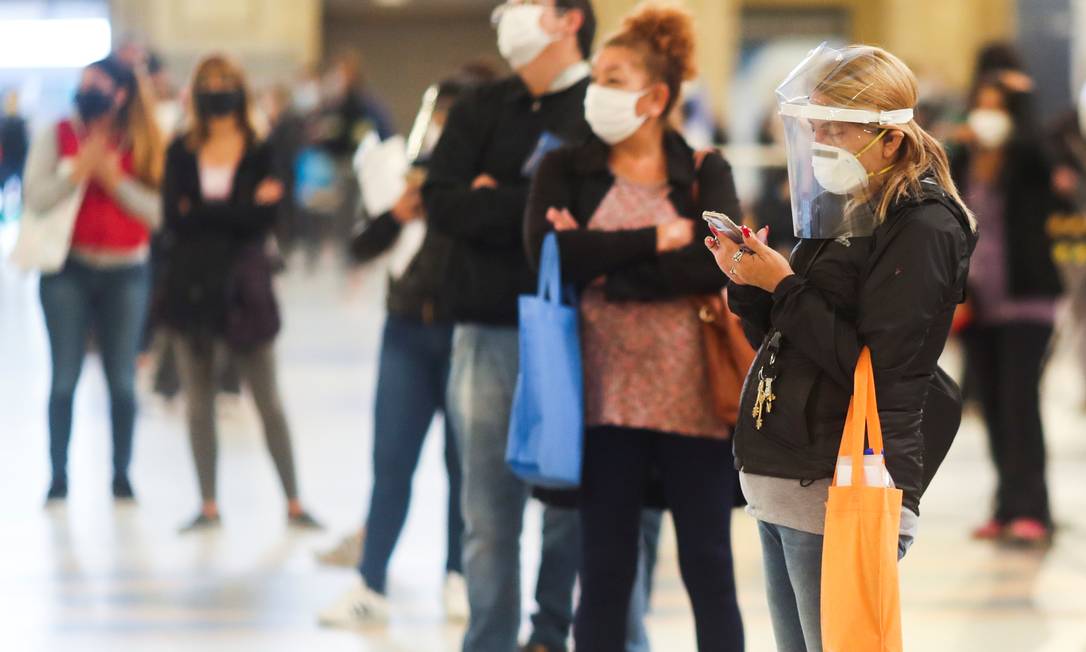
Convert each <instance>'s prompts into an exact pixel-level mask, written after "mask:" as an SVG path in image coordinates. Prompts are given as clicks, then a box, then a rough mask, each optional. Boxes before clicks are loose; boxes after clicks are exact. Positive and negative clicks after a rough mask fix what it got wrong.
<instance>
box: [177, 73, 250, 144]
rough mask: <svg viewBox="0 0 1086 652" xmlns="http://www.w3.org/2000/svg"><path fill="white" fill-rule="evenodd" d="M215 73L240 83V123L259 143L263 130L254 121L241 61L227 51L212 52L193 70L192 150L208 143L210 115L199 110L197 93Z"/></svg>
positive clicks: (191, 102)
mask: <svg viewBox="0 0 1086 652" xmlns="http://www.w3.org/2000/svg"><path fill="white" fill-rule="evenodd" d="M212 76H218V77H222V78H224V79H228V80H230V81H232V82H234V83H235V84H237V86H238V88H239V89H240V90H241V106H239V107H238V110H237V113H236V114H235V116H236V117H237V120H238V126H239V127H240V128H241V130H242V132H243V133H244V134H245V138H246V139H247V140H248V141H249V142H250V143H253V142H256V140H257V138H258V135H259V132H258V131H257V128H256V123H255V122H254V121H253V116H252V112H251V110H250V108H251V107H250V106H249V104H250V102H251V101H252V95H251V94H250V93H249V85H248V83H247V82H246V81H245V71H244V70H242V68H241V66H240V65H239V64H238V63H236V62H235V61H234V60H233V59H231V58H230V57H228V56H226V55H224V54H212V55H209V56H207V57H204V58H203V59H202V60H201V61H200V63H198V64H196V69H195V70H194V71H193V73H192V83H191V85H190V87H189V91H190V92H189V115H190V116H191V121H192V127H191V129H189V133H188V135H187V136H186V138H185V142H186V143H187V144H188V146H189V148H190V149H196V148H198V147H200V146H201V145H203V144H204V143H206V142H207V139H208V133H209V132H208V126H207V117H206V116H204V115H201V114H200V111H199V110H198V109H197V107H196V95H197V93H199V91H200V87H201V86H202V85H203V82H204V80H206V79H207V78H208V77H212Z"/></svg>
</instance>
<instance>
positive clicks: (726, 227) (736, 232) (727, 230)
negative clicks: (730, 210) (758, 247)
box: [701, 211, 743, 244]
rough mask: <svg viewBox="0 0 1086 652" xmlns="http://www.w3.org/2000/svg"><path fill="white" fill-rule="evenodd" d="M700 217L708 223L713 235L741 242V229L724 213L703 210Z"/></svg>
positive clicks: (737, 242) (736, 242)
mask: <svg viewBox="0 0 1086 652" xmlns="http://www.w3.org/2000/svg"><path fill="white" fill-rule="evenodd" d="M701 219H703V220H705V221H706V222H708V223H709V226H710V227H711V228H712V229H713V232H714V235H722V236H724V237H725V238H727V239H729V240H731V241H732V242H734V243H735V244H743V229H741V228H739V225H738V224H736V223H735V222H733V221H732V220H731V218H730V217H728V216H727V215H725V214H724V213H716V212H714V211H705V212H704V213H702V214H701Z"/></svg>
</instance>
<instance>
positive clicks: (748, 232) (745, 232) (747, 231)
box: [743, 226, 750, 238]
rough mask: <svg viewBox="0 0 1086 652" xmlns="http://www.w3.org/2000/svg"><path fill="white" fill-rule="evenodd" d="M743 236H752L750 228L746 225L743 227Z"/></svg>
mask: <svg viewBox="0 0 1086 652" xmlns="http://www.w3.org/2000/svg"><path fill="white" fill-rule="evenodd" d="M743 237H744V238H749V237H750V229H749V228H747V227H745V226H744V227H743Z"/></svg>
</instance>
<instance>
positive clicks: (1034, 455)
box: [965, 322, 1052, 524]
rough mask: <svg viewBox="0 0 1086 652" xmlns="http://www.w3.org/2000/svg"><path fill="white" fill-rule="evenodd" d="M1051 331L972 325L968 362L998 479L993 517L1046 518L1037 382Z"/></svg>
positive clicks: (1018, 324)
mask: <svg viewBox="0 0 1086 652" xmlns="http://www.w3.org/2000/svg"><path fill="white" fill-rule="evenodd" d="M1051 336H1052V327H1051V326H1050V325H1047V324H1037V323H1029V322H1016V323H1010V324H1005V325H999V326H978V327H974V328H971V329H970V330H969V332H968V333H967V334H966V337H965V345H966V353H967V360H968V364H969V365H970V366H971V368H972V378H973V381H974V382H975V383H976V394H977V398H978V399H979V400H980V403H981V407H982V409H983V412H984V421H985V423H986V425H987V427H988V439H989V442H990V443H991V450H992V459H993V460H994V461H995V465H996V471H997V473H998V475H999V483H998V487H997V490H996V506H995V507H996V508H995V518H996V520H998V521H1000V522H1002V523H1007V522H1009V521H1012V520H1014V519H1016V518H1033V519H1037V520H1040V521H1041V522H1043V523H1045V524H1050V523H1051V520H1052V516H1051V514H1050V513H1049V507H1048V488H1047V486H1046V483H1045V442H1044V430H1043V429H1042V426H1041V405H1040V383H1041V374H1042V371H1043V366H1044V357H1045V351H1046V350H1047V348H1048V341H1049V339H1050V338H1051Z"/></svg>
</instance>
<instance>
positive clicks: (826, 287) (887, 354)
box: [729, 181, 976, 513]
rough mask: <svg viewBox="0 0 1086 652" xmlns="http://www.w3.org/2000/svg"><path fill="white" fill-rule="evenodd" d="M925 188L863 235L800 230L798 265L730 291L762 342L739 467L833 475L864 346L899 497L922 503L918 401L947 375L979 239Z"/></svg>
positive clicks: (748, 328) (807, 476) (747, 390)
mask: <svg viewBox="0 0 1086 652" xmlns="http://www.w3.org/2000/svg"><path fill="white" fill-rule="evenodd" d="M923 186H924V193H923V195H922V196H921V197H919V198H918V199H913V200H908V201H903V202H899V203H898V204H896V205H895V206H893V207H892V209H891V210H890V212H889V215H888V216H887V218H886V220H885V221H884V222H883V224H881V225H880V226H879V227H878V228H877V229H876V230H875V233H874V235H873V236H871V237H866V238H852V239H851V240H849V241H839V240H801V241H800V244H799V245H797V247H796V249H795V250H794V251H793V253H792V269H793V270H795V272H796V273H795V274H794V275H792V276H789V277H788V278H786V279H784V280H783V281H782V282H781V283H780V285H779V286H778V287H777V289H776V291H775V292H773V294H769V293H767V292H764V291H762V290H759V289H757V288H752V287H749V286H747V287H739V286H733V287H732V288H731V289H730V290H729V304H730V306H731V309H732V310H733V311H734V312H735V313H736V314H738V315H739V316H740V317H741V318H742V320H743V327H744V330H745V332H746V333H747V337H748V339H749V340H750V341H751V344H752V345H753V346H756V347H757V346H759V345H761V348H760V350H759V351H758V357H757V358H756V359H755V361H754V364H753V365H752V367H751V371H750V374H749V375H748V377H747V381H746V383H745V384H744V387H743V393H742V397H741V403H740V410H739V424H738V425H737V427H736V432H735V457H736V467H737V468H739V469H742V470H744V471H746V472H748V473H756V474H759V475H767V476H773V477H780V478H791V479H798V480H816V479H821V478H829V477H832V476H833V471H834V465H835V461H836V458H837V453H838V450H839V448H840V445H841V432H842V430H843V429H844V423H845V414H846V412H847V411H848V404H849V399H850V397H851V395H852V386H853V374H854V371H855V367H856V361H857V360H858V359H859V354H860V349H861V348H862V347H863V346H868V347H870V348H871V354H872V361H873V364H874V369H875V384H876V392H877V396H878V405H879V418H880V420H881V423H882V430H883V439H884V443H885V447H886V465H887V468H888V469H889V471H890V475H891V476H892V477H893V479H894V483H895V484H896V485H897V487H898V488H899V489H902V490H903V491H904V494H905V496H904V506H905V507H906V508H908V509H910V510H912V511H913V512H915V513H919V503H920V495H921V493H922V492H923V489H924V487H925V484H926V480H930V477H929V478H925V468H924V437H923V435H922V432H921V426H922V421H924V406H925V401H926V399H927V396H928V392H929V387H930V386H932V385H933V384H939V382H941V381H944V380H945V376H944V375H942V374H941V373H938V374H937V371H938V364H937V363H938V360H939V355H940V354H941V353H942V351H943V347H944V345H945V344H946V340H947V336H948V335H949V333H950V322H951V319H952V317H953V314H954V308H955V306H956V305H957V304H958V303H960V302H961V301H962V300H963V298H964V292H965V285H966V280H967V275H968V271H969V258H970V256H971V254H972V251H973V248H974V247H975V245H976V236H975V234H974V233H973V232H972V230H971V229H970V227H969V225H968V221H967V219H966V217H965V214H964V212H963V211H961V209H960V208H959V207H958V206H957V205H956V204H954V202H953V201H952V200H950V198H949V197H948V196H946V194H945V193H944V192H943V191H942V190H941V189H940V188H939V187H938V186H937V185H936V184H934V183H933V182H930V181H925V183H924V184H923ZM774 332H779V333H780V334H781V336H782V337H781V340H780V349H779V352H778V353H777V378H776V380H775V382H774V384H773V393H774V394H776V401H775V402H774V403H773V412H772V413H771V414H769V415H767V416H766V417H765V421H764V424H763V426H762V428H761V429H760V430H759V429H757V428H755V425H754V419H753V417H752V415H751V412H752V410H753V408H754V405H755V398H756V395H757V386H758V373H759V370H761V369H762V368H763V366H765V365H766V364H767V362H768V357H769V355H768V352H769V349H770V348H771V347H770V346H769V345H768V340H769V339H770V338H771V337H772V334H773V333H774ZM945 393H946V392H944V394H945ZM951 394H953V390H951ZM951 399H952V400H953V396H952V397H951ZM952 412H953V410H940V414H949V415H950V416H953V414H951V413H952ZM923 425H924V428H925V430H927V429H929V424H923ZM935 425H938V424H935ZM943 430H945V429H943ZM943 454H945V451H943Z"/></svg>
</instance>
